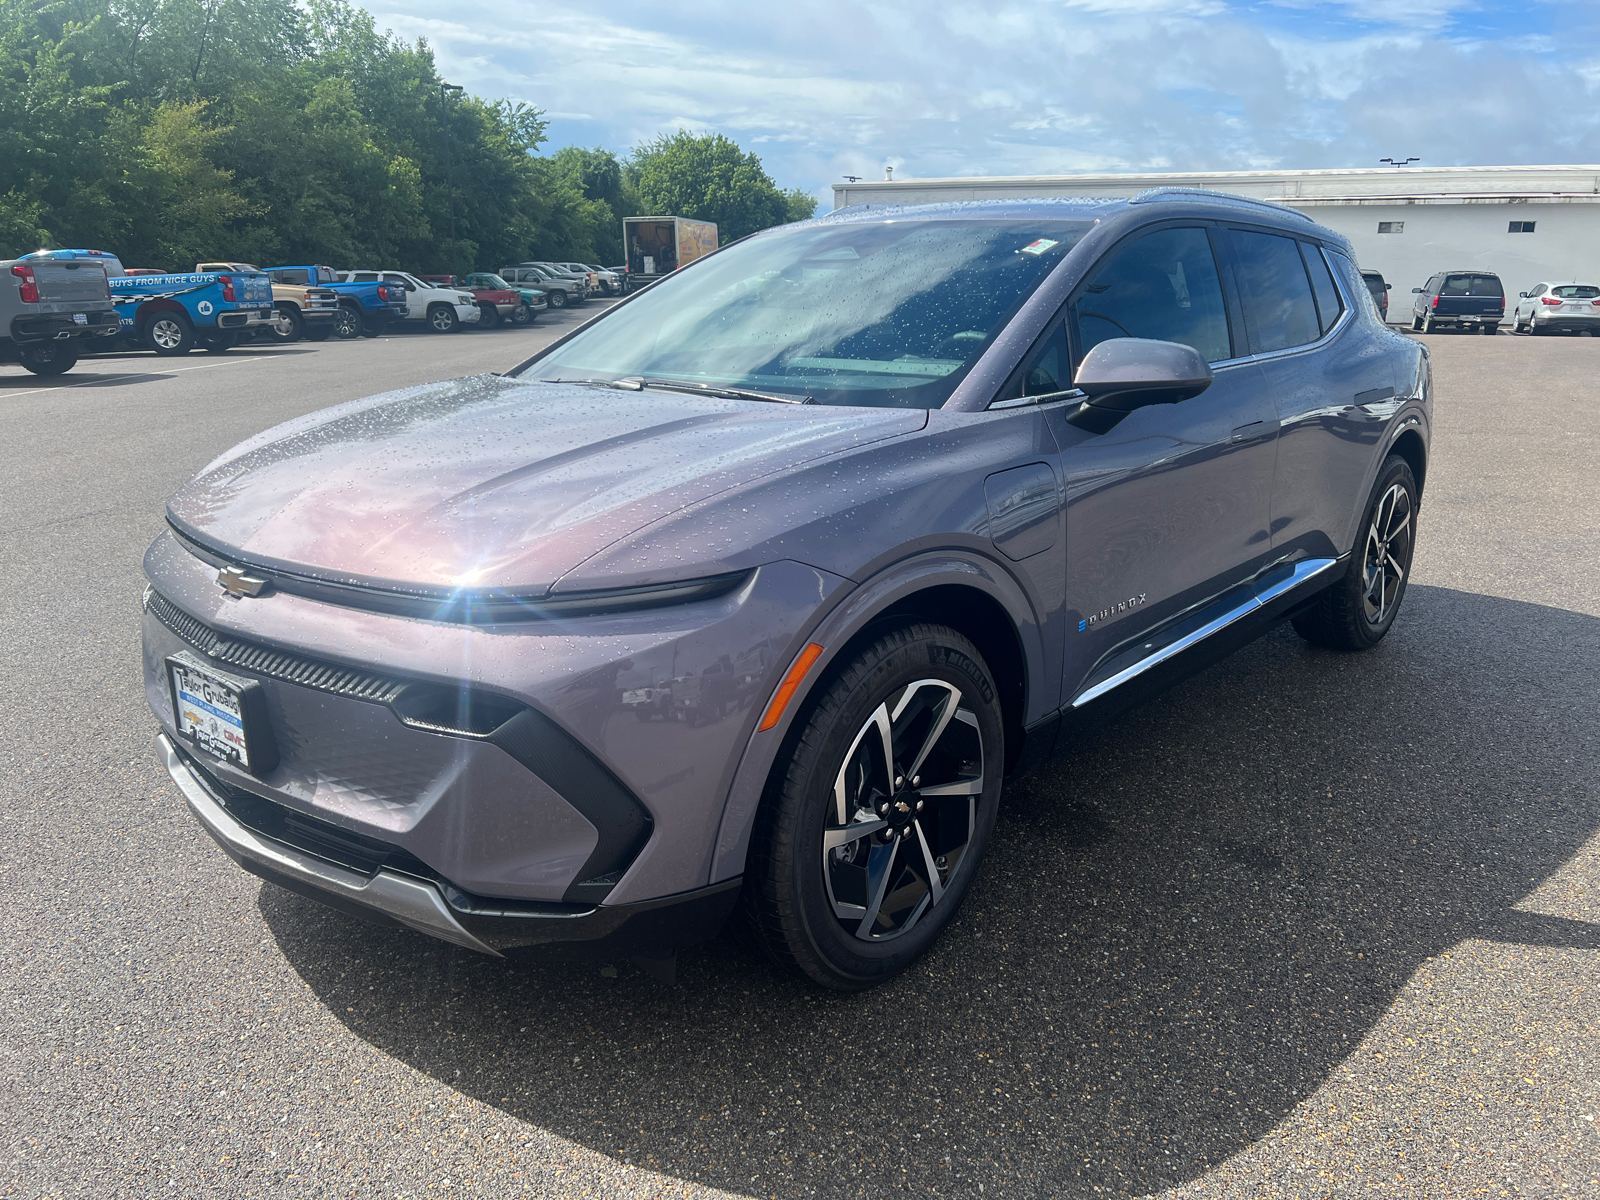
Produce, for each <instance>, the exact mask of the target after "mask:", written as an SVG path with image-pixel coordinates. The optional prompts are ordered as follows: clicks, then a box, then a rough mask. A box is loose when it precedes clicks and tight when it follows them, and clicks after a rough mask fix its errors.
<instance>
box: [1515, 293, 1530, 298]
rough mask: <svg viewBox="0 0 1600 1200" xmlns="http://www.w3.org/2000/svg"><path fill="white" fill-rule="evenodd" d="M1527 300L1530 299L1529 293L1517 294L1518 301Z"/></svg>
mask: <svg viewBox="0 0 1600 1200" xmlns="http://www.w3.org/2000/svg"><path fill="white" fill-rule="evenodd" d="M1527 298H1528V293H1527V292H1518V293H1517V299H1518V300H1526V299H1527Z"/></svg>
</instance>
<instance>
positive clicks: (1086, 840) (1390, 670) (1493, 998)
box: [0, 310, 1600, 1198]
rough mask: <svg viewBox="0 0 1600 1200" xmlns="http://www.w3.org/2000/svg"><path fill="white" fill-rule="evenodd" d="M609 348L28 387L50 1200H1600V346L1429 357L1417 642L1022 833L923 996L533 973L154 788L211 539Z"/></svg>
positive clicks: (786, 983) (1017, 798)
mask: <svg viewBox="0 0 1600 1200" xmlns="http://www.w3.org/2000/svg"><path fill="white" fill-rule="evenodd" d="M588 314H589V310H577V311H573V312H569V313H566V314H559V315H552V317H550V318H541V319H540V323H539V324H538V325H536V326H534V327H533V328H531V329H527V330H508V331H497V332H493V333H482V334H477V333H474V334H461V335H455V336H451V337H438V336H428V335H419V334H405V335H400V336H396V337H390V338H383V339H379V340H376V341H367V340H358V341H355V342H350V343H329V344H325V345H322V346H315V347H313V346H310V345H298V346H292V347H284V348H277V347H261V348H259V349H247V350H242V351H236V352H234V353H232V354H229V355H224V356H215V357H213V356H208V355H201V354H196V355H191V356H189V357H188V358H186V359H181V360H157V359H154V358H152V357H150V356H147V355H141V356H129V357H124V358H101V359H95V360H92V361H86V362H84V363H83V364H81V365H80V366H79V367H78V368H77V370H76V371H74V372H73V373H72V374H70V375H67V376H64V377H62V378H61V379H60V380H51V381H41V380H37V379H35V378H34V377H33V376H30V375H26V374H24V373H23V372H22V371H21V369H20V368H13V367H0V497H3V510H0V530H3V537H0V713H3V714H4V716H5V730H4V736H3V737H0V816H3V819H4V822H5V830H4V833H5V836H4V837H3V839H0V871H3V880H4V883H3V886H0V913H3V917H0V947H3V949H0V953H3V955H4V970H3V972H0V995H3V1001H0V1034H3V1037H0V1056H3V1057H0V1149H3V1156H4V1157H3V1161H0V1194H3V1195H7V1196H11V1195H16V1196H51V1195H58V1194H60V1195H74V1196H75V1195H92V1196H96V1197H123V1196H127V1197H135V1196H137V1197H147V1196H153V1195H163V1196H165V1195H174V1196H191V1195H196V1196H197V1195H207V1196H230V1197H231V1196H305V1197H329V1196H352V1197H379V1196H383V1197H393V1196H406V1197H412V1196H463V1197H464V1196H473V1195H483V1196H494V1197H505V1196H522V1195H530V1196H545V1197H567V1196H615V1195H625V1196H708V1195H723V1194H732V1195H737V1196H781V1197H791V1196H795V1197H799V1196H811V1195H816V1196H863V1197H876V1196H884V1195H891V1194H901V1193H904V1194H919V1195H938V1196H978V1195H982V1196H985V1197H989V1198H993V1197H1090V1196H1097V1195H1150V1194H1160V1193H1166V1194H1168V1195H1171V1196H1182V1197H1191V1196H1278V1195H1282V1196H1305V1197H1323V1196H1354V1195H1358V1194H1359V1195H1362V1196H1366V1195H1370V1194H1390V1195H1412V1196H1430V1197H1431V1196H1456V1195H1460V1196H1467V1195H1495V1196H1498V1195H1513V1196H1541V1197H1542V1196H1589V1197H1593V1196H1600V1132H1597V1129H1596V1126H1597V1125H1600V1039H1597V1034H1600V1029H1597V1025H1600V837H1597V836H1596V833H1597V827H1600V795H1597V785H1596V780H1597V779H1600V745H1597V741H1596V736H1597V732H1600V729H1597V725H1600V721H1597V717H1596V712H1597V701H1600V583H1597V581H1596V575H1595V569H1594V567H1595V563H1596V562H1597V561H1600V470H1597V464H1600V390H1597V389H1596V386H1595V380H1596V378H1597V377H1600V344H1597V343H1596V342H1595V341H1594V340H1592V339H1585V338H1578V339H1572V338H1550V339H1546V338H1527V337H1510V336H1502V337H1497V338H1482V337H1475V338H1468V337H1462V336H1451V335H1445V334H1438V335H1434V336H1432V337H1431V338H1429V339H1428V345H1429V346H1430V347H1431V348H1432V350H1433V352H1434V361H1435V365H1436V371H1437V380H1438V399H1437V404H1436V414H1435V416H1436V431H1435V441H1434V452H1433V459H1432V463H1431V467H1430V473H1429V477H1428V480H1427V484H1426V491H1425V494H1424V499H1423V504H1422V508H1421V512H1420V520H1419V536H1420V543H1419V547H1418V551H1417V557H1416V562H1415V573H1414V577H1413V581H1412V583H1411V585H1410V591H1409V594H1408V597H1407V600H1406V607H1405V610H1404V611H1403V612H1402V614H1401V616H1400V618H1399V621H1398V623H1397V624H1396V626H1395V628H1394V630H1393V632H1392V633H1391V634H1390V636H1389V637H1388V639H1387V640H1386V641H1385V642H1384V643H1383V644H1382V646H1381V647H1379V648H1378V649H1377V650H1376V651H1374V652H1372V653H1370V654H1367V655H1364V656H1360V657H1347V656H1340V655H1336V654H1331V653H1327V652H1323V651H1318V650H1313V649H1311V648H1309V647H1308V646H1306V645H1305V644H1303V643H1302V642H1300V641H1299V640H1298V639H1297V638H1296V637H1295V636H1294V635H1293V633H1292V632H1290V631H1289V630H1287V629H1284V630H1281V631H1279V632H1277V633H1275V634H1272V635H1269V636H1268V637H1267V638H1265V639H1263V640H1262V641H1260V642H1258V643H1256V644H1255V645H1253V646H1251V647H1249V648H1247V649H1246V650H1245V651H1243V652H1241V653H1240V654H1238V655H1236V656H1235V657H1234V658H1232V659H1230V660H1228V661H1226V662H1224V663H1221V664H1219V665H1218V666H1216V667H1213V668H1211V669H1210V670H1209V671H1207V672H1206V673H1204V674H1202V675H1200V676H1198V677H1196V678H1194V679H1192V680H1190V681H1189V682H1188V683H1186V684H1184V685H1183V686H1181V687H1180V688H1178V689H1177V690H1175V691H1173V692H1171V693H1169V694H1168V695H1166V696H1164V697H1162V698H1161V699H1160V700H1158V701H1156V702H1154V703H1152V704H1150V705H1148V706H1147V707H1145V708H1144V709H1142V710H1140V711H1138V712H1136V713H1134V714H1132V715H1130V716H1129V717H1126V718H1124V719H1123V720H1122V721H1121V722H1120V723H1119V724H1118V725H1116V726H1115V727H1114V728H1111V729H1109V730H1107V731H1105V732H1104V733H1103V734H1101V735H1099V736H1098V737H1097V738H1096V739H1094V740H1092V741H1088V742H1085V743H1083V744H1080V745H1077V746H1075V747H1073V748H1072V749H1071V750H1070V752H1069V753H1067V754H1066V755H1065V756H1064V757H1062V758H1060V759H1059V760H1058V761H1057V762H1056V763H1055V764H1053V766H1052V767H1051V768H1050V769H1049V770H1048V771H1047V772H1045V773H1044V774H1042V775H1040V776H1037V777H1035V778H1033V779H1031V780H1029V781H1026V782H1024V783H1022V784H1020V785H1019V786H1016V787H1014V788H1012V789H1010V790H1009V791H1008V792H1007V796H1006V800H1005V805H1004V809H1003V811H1002V815H1001V819H1000V826H999V829H998V831H997V835H996V844H995V845H994V847H993V848H992V850H991V852H990V857H989V859H988V861H987V862H986V864H985V866H984V869H983V872H982V874H981V876H980V878H979V881H978V883H977V885H976V887H975V890H974V892H973V893H972V895H971V896H970V898H969V901H968V905H967V908H966V909H965V910H964V912H963V914H962V916H961V917H960V919H959V920H958V921H957V922H956V924H955V925H954V926H953V927H952V929H951V931H950V933H949V935H948V936H947V938H946V939H945V941H944V942H943V943H942V945H941V946H940V947H939V948H938V950H937V951H936V952H935V953H934V954H933V955H932V956H930V957H929V958H927V959H926V960H924V961H923V962H922V963H921V964H919V965H918V966H917V967H916V968H914V969H913V970H912V971H911V972H910V973H909V974H907V975H906V976H905V977H904V978H902V979H900V980H897V981H896V982H894V983H892V984H890V985H888V986H886V987H884V988H881V989H879V990H877V991H875V992H872V993H868V994H866V995H861V996H849V997H834V996H825V995H820V994H818V993H816V992H814V991H811V990H809V989H807V988H805V987H803V986H801V985H799V984H797V983H795V982H793V981H791V980H790V979H788V978H786V977H781V976H778V975H776V974H775V973H774V972H773V971H771V970H770V969H769V968H768V967H767V966H766V965H765V964H764V962H762V961H761V960H760V959H759V958H757V957H756V956H754V955H753V954H752V953H751V952H750V951H749V950H748V949H746V948H745V947H744V946H743V945H742V943H741V942H740V941H739V940H738V939H737V938H735V937H733V936H729V935H725V936H724V937H723V938H722V939H721V940H720V941H718V942H717V943H715V944H713V945H711V946H709V947H707V948H706V949H705V950H703V951H702V952H700V953H698V954H696V955H695V956H693V957H691V958H689V959H687V960H686V961H685V963H684V965H683V967H682V969H681V971H680V974H679V978H678V981H677V983H676V985H674V986H671V987H667V986H663V985H662V984H659V983H657V982H655V981H653V980H651V979H649V978H647V977H646V976H644V975H642V974H641V973H639V972H638V971H637V970H636V969H635V968H633V967H632V966H631V965H630V964H628V963H626V962H619V963H613V964H600V963H587V964H572V965H550V966H543V967H538V968H527V967H521V968H519V967H514V966H510V965H507V964H505V963H503V962H499V961H493V960H489V959H484V958H480V957H478V956H475V955H473V954H471V953H470V952H467V951H463V950H457V949H455V948H453V947H450V946H446V945H443V944H441V943H436V942H432V941H430V940H428V939H426V938H424V937H421V936H420V935H413V934H410V933H405V932H392V931H388V930H383V929H378V928H375V927H370V926H367V925H364V924H362V923H360V922H358V921H355V920H353V919H351V918H347V917H345V916H342V915H339V914H335V913H333V912H330V911H327V910H324V909H322V908H320V907H319V906H317V905H316V904H313V903H311V902H309V901H306V900H303V899H301V898H299V897H297V896H294V895H291V894H288V893H286V892H283V891H279V890H277V889H275V888H273V887H271V886H268V885H264V884H261V883H260V882H259V881H258V880H256V879H255V878H254V877H252V876H250V875H247V874H245V873H244V872H242V871H240V870H238V869H237V868H236V867H234V866H233V864H232V863H230V862H229V861H228V860H227V859H226V858H225V857H224V856H223V854H222V853H221V851H219V850H218V849H217V848H216V847H215V846H214V845H213V844H212V843H211V842H210V840H209V839H208V838H207V837H206V836H205V835H204V834H203V833H202V832H201V831H200V829H199V828H198V827H197V826H196V824H195V823H194V821H193V820H192V819H191V818H190V817H189V815H188V813H187V811H186V809H185V808H184V806H183V804H182V801H181V800H180V798H179V796H178V794H177V792H176V789H175V788H173V787H172V785H171V784H170V781H169V780H168V779H167V778H166V774H165V772H164V770H162V769H161V768H160V767H159V766H158V765H157V763H156V760H155V756H154V753H153V750H152V746H151V734H152V729H153V723H152V720H151V718H150V717H149V715H148V714H147V712H146V710H145V707H144V700H143V696H142V692H141V688H140V683H139V668H138V622H137V617H136V614H137V609H138V597H139V592H140V589H141V587H142V576H141V574H140V567H139V563H140V557H141V555H142V554H143V551H144V548H145V546H146V545H147V544H148V543H149V541H150V540H151V538H152V537H153V536H154V535H155V534H156V533H157V532H158V531H159V529H160V527H161V513H162V501H163V499H164V498H165V496H166V495H167V494H168V493H169V492H171V491H172V490H173V489H175V488H176V487H177V486H178V485H179V484H181V483H182V482H183V481H184V480H185V479H186V478H187V477H188V476H189V475H190V474H192V473H193V472H194V471H195V470H196V469H198V468H199V467H200V466H201V465H203V464H204V463H205V462H206V461H207V460H209V459H210V458H211V457H212V456H213V455H215V454H216V453H218V452H220V451H221V450H223V449H224V448H226V447H227V446H229V445H231V444H232V443H234V442H236V441H238V440H240V439H241V438H243V437H245V436H247V435H249V434H252V433H254V432H256V431H257V430H259V429H262V428H264V427H266V426H268V425H271V424H273V423H275V422H277V421H280V420H283V419H286V418H288V417H291V416H295V415H298V414H299V413H302V412H305V411H309V410H311V409H315V408H319V407H322V406H324V405H326V404H331V403H336V402H338V401H342V400H347V399H352V398H355V397H357V396H361V395H365V394H369V393H371V392H374V391H378V390H383V389H385V388H390V387H399V386H404V385H406V384H410V383H415V382H422V381H425V380H429V379H435V378H441V377H446V376H449V375H454V374H466V373H471V372H475V371H485V370H504V369H506V368H507V367H510V366H512V365H513V364H514V363H515V362H517V361H519V360H520V358H521V357H523V356H524V355H525V354H526V353H528V352H529V351H530V350H531V349H532V348H534V347H535V346H537V345H540V344H543V340H544V339H548V338H549V337H551V336H553V334H554V333H555V332H559V330H560V329H561V328H564V327H567V326H570V324H571V323H573V322H575V321H577V320H580V319H582V318H584V317H585V316H587V315H588Z"/></svg>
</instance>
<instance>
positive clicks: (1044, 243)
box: [1018, 238, 1061, 254]
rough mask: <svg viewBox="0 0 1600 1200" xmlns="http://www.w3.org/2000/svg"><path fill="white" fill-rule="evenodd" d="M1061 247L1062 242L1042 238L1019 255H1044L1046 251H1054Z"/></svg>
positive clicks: (1024, 248)
mask: <svg viewBox="0 0 1600 1200" xmlns="http://www.w3.org/2000/svg"><path fill="white" fill-rule="evenodd" d="M1059 245H1061V243H1060V242H1055V241H1051V240H1050V239H1049V238H1040V239H1039V240H1038V241H1037V242H1029V243H1028V244H1027V245H1026V246H1024V247H1023V248H1022V249H1021V250H1020V251H1018V253H1019V254H1043V253H1044V252H1045V251H1046V250H1053V249H1055V248H1056V247H1057V246H1059Z"/></svg>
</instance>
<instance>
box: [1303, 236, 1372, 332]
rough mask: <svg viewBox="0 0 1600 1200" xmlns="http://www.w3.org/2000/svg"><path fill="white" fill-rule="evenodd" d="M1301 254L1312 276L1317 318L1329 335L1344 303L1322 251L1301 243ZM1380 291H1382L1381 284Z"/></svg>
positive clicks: (1323, 330) (1342, 309)
mask: <svg viewBox="0 0 1600 1200" xmlns="http://www.w3.org/2000/svg"><path fill="white" fill-rule="evenodd" d="M1300 253H1301V254H1303V255H1304V256H1305V260H1306V272H1307V273H1308V274H1309V275H1310V276H1311V291H1312V294H1313V295H1315V296H1316V298H1317V316H1318V317H1319V318H1321V321H1322V332H1323V333H1327V332H1328V330H1330V329H1332V328H1333V325H1334V322H1335V321H1337V320H1338V319H1339V314H1340V313H1341V312H1343V311H1344V302H1343V301H1342V300H1340V299H1339V289H1338V288H1336V287H1334V285H1333V272H1332V271H1330V270H1328V264H1327V261H1326V260H1325V259H1324V258H1323V257H1322V251H1321V250H1319V249H1318V248H1317V247H1316V246H1310V245H1307V244H1306V243H1305V242H1301V243H1300ZM1379 291H1380V292H1381V291H1382V285H1381V284H1380V285H1379Z"/></svg>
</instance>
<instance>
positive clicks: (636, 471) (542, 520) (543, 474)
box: [168, 375, 928, 594]
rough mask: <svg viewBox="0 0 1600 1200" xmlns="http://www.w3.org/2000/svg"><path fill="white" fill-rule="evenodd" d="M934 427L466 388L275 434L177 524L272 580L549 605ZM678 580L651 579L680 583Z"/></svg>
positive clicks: (498, 383)
mask: <svg viewBox="0 0 1600 1200" xmlns="http://www.w3.org/2000/svg"><path fill="white" fill-rule="evenodd" d="M927 418H928V414H927V413H926V412H923V411H921V410H901V409H875V408H838V407H826V406H816V405H788V404H772V403H763V402H760V401H748V400H723V399H718V398H716V397H710V396H692V395H683V394H679V393H674V392H665V391H644V392H629V391H620V390H613V389H609V388H599V387H586V386H573V385H563V384H550V383H519V382H517V381H516V380H511V379H502V378H499V377H497V376H489V375H484V376H471V377H468V378H465V379H458V380H453V381H450V382H447V383H439V384H429V385H426V386H424V387H417V388H409V389H406V390H404V391H399V392H393V393H389V394H387V395H383V396H376V397H372V398H370V399H367V400H358V401H355V402H353V403H351V404H345V405H340V406H338V407H337V408H331V409H326V410H324V411H322V412H320V413H313V414H311V415H310V416H307V417H302V418H300V419H298V420H295V421H291V422H289V423H287V424H285V425H280V426H278V427H277V428H275V429H270V430H268V431H266V432H265V433H263V434H260V435H258V436H257V437H255V438H252V439H250V440H249V441H247V442H245V443H243V444H241V445H240V446H237V447H235V448H234V449H233V450H230V451H229V452H228V453H227V454H225V455H223V456H222V457H221V458H219V459H217V460H216V461H215V462H213V463H211V464H210V465H208V466H207V467H206V468H205V469H204V470H203V471H201V472H200V474H199V475H197V476H196V477H195V478H194V479H193V480H191V481H190V482H189V483H188V484H186V485H185V486H184V487H183V488H182V489H181V490H180V491H179V492H178V493H177V494H176V495H175V496H173V498H172V499H171V501H169V503H168V515H169V517H170V519H171V520H172V523H173V524H174V525H175V526H176V527H177V528H178V529H180V530H181V531H184V532H186V533H189V534H191V535H192V536H194V537H196V538H198V539H199V540H201V541H203V542H206V543H210V544H211V545H214V546H217V547H219V548H227V549H230V550H233V551H235V552H237V553H238V554H239V555H240V556H241V557H242V558H244V559H245V560H246V561H252V562H256V563H259V564H261V565H263V566H269V567H278V568H283V569H289V570H295V571H300V572H303V573H306V574H312V575H317V576H320V577H323V578H328V579H333V580H339V581H344V582H353V583H370V584H373V585H380V586H391V587H394V586H398V587H418V586H421V587H429V588H435V587H445V588H450V587H473V588H510V589H516V590H518V591H520V592H524V593H528V594H537V593H539V592H541V591H542V590H546V589H548V588H549V587H550V585H551V584H553V583H554V582H555V581H556V580H557V579H559V578H560V577H561V576H562V575H563V574H565V573H566V572H568V571H570V570H572V568H574V567H576V566H577V565H578V564H579V563H582V562H583V561H584V560H586V559H588V558H590V557H591V556H593V555H594V554H596V553H598V552H599V551H601V550H603V549H605V548H606V547H607V546H609V545H611V544H612V543H614V542H616V541H618V540H619V539H621V538H624V537H627V536H628V535H629V534H632V533H634V532H636V531H638V530H640V529H643V528H644V527H645V526H647V525H649V524H651V523H652V522H654V521H657V520H658V519H659V518H661V517H663V516H666V515H668V514H670V513H673V512H676V511H678V510H680V509H682V508H684V507H685V506H687V505H691V504H696V503H698V502H700V501H703V500H705V499H707V498H709V497H711V496H714V495H716V494H717V493H719V492H722V491H726V490H728V489H731V488H738V487H742V486H745V485H747V484H750V483H752V482H755V481H757V480H760V479H763V478H767V477H770V476H773V475H776V474H781V473H782V472H784V471H786V470H790V469H793V468H795V467H798V466H800V465H801V464H804V463H808V462H814V461H816V460H818V459H821V458H825V457H829V456H832V455H835V454H840V453H844V452H846V451H849V450H851V449H854V448H855V447H858V446H863V445H866V444H869V443H872V442H877V441H882V440H884V439H886V438H892V437H896V436H898V435H901V434H907V433H912V432H915V431H916V430H918V429H921V428H922V427H923V426H924V425H925V424H926V422H927ZM675 565H676V564H674V563H670V562H664V563H661V564H660V566H659V570H647V571H646V572H644V576H646V577H647V576H651V575H656V574H659V576H660V578H661V579H663V580H665V579H674V578H679V577H680V576H679V575H678V574H677V573H676V572H675V571H674V566H675Z"/></svg>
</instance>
